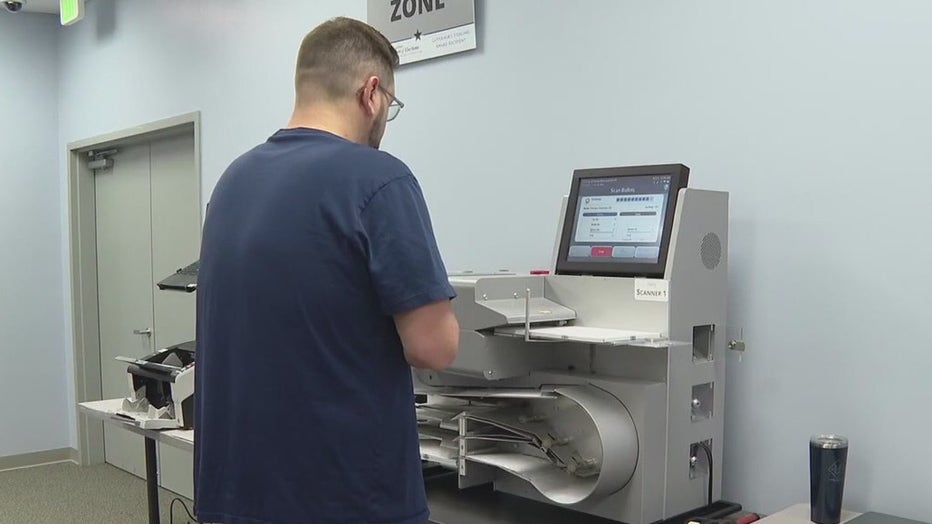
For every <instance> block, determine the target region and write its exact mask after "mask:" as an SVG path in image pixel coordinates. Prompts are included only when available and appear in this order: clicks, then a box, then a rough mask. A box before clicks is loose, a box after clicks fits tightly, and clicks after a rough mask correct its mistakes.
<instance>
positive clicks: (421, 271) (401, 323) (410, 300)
mask: <svg viewBox="0 0 932 524" xmlns="http://www.w3.org/2000/svg"><path fill="white" fill-rule="evenodd" d="M361 219H362V225H363V229H364V231H365V238H366V242H367V251H368V255H369V261H368V262H369V274H370V276H371V277H372V283H373V285H374V286H375V290H376V293H378V296H379V301H380V302H381V308H382V311H383V312H384V313H385V314H386V315H390V316H391V317H392V318H393V319H394V322H395V328H396V330H397V331H398V336H399V338H400V339H401V343H402V346H403V349H404V357H405V360H407V362H408V364H410V365H411V366H414V367H416V368H422V369H436V370H441V369H444V368H446V367H447V366H449V365H450V364H451V363H452V362H453V360H454V359H455V358H456V353H457V350H458V349H459V323H458V322H457V320H456V316H455V315H454V313H453V307H452V306H451V304H450V299H452V298H454V297H455V296H456V292H455V291H454V289H453V287H452V286H450V281H449V279H448V278H447V272H446V269H445V267H444V264H443V261H442V260H441V258H440V252H439V250H438V248H437V243H436V239H435V238H434V232H433V227H432V226H431V221H430V215H429V212H428V211H427V205H426V203H425V202H424V196H423V195H422V193H421V189H420V186H419V185H418V183H417V181H416V180H415V178H414V177H413V176H411V175H410V174H409V175H407V176H403V177H400V178H398V179H395V180H393V181H391V182H389V183H388V184H386V185H384V186H382V187H381V188H380V189H379V190H378V191H377V192H376V193H375V194H374V195H373V196H372V198H371V199H370V200H369V203H368V204H367V206H366V207H365V209H364V210H363V212H362V215H361Z"/></svg>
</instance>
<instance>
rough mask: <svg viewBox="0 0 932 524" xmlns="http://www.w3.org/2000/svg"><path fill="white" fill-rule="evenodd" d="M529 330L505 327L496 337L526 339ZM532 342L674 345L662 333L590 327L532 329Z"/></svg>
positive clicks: (519, 327) (648, 345) (498, 330)
mask: <svg viewBox="0 0 932 524" xmlns="http://www.w3.org/2000/svg"><path fill="white" fill-rule="evenodd" d="M526 333H528V330H527V329H526V328H525V327H524V326H505V327H499V328H495V334H496V335H503V336H511V337H522V338H525V337H526V335H525V334H526ZM529 333H530V335H529V336H528V337H527V338H529V339H531V340H542V341H543V340H551V341H558V342H581V343H584V344H599V345H608V346H647V347H669V346H671V345H673V343H672V342H670V340H669V339H667V338H666V337H664V336H663V334H661V333H657V332H649V331H632V330H626V329H609V328H599V327H588V326H546V327H533V326H532V327H531V328H530V331H529Z"/></svg>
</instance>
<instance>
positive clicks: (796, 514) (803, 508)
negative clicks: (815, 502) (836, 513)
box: [757, 504, 860, 524]
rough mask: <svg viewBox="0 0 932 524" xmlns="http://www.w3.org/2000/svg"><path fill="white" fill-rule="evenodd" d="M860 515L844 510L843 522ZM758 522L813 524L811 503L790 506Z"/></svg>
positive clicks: (764, 523)
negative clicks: (810, 511)
mask: <svg viewBox="0 0 932 524" xmlns="http://www.w3.org/2000/svg"><path fill="white" fill-rule="evenodd" d="M859 515H860V513H854V512H851V511H844V510H842V512H841V522H843V523H844V522H848V521H849V520H851V519H853V518H854V517H857V516H859ZM757 522H759V523H760V524H812V521H811V520H810V519H809V504H797V505H795V506H790V507H788V508H786V509H785V510H783V511H781V512H779V513H774V514H773V515H770V516H768V517H766V518H763V519H760V520H758V521H757Z"/></svg>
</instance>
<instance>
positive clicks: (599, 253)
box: [592, 246, 612, 257]
mask: <svg viewBox="0 0 932 524" xmlns="http://www.w3.org/2000/svg"><path fill="white" fill-rule="evenodd" d="M592 256H594V257H610V256H612V248H611V247H606V246H592Z"/></svg>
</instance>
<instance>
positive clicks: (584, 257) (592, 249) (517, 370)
mask: <svg viewBox="0 0 932 524" xmlns="http://www.w3.org/2000/svg"><path fill="white" fill-rule="evenodd" d="M688 176H689V170H688V168H686V167H685V166H683V165H679V164H676V165H663V166H641V167H626V168H609V169H593V170H578V171H576V172H575V173H574V175H573V180H572V184H571V188H570V193H569V196H568V197H567V198H565V199H564V203H563V209H562V212H561V220H560V226H559V228H558V233H557V239H556V243H555V247H554V260H553V268H552V272H551V274H544V275H514V274H512V275H500V274H496V275H470V274H465V275H453V276H451V278H450V281H451V283H452V284H453V286H454V288H455V290H456V292H457V297H456V298H455V299H454V300H453V303H452V304H453V308H454V310H455V313H456V316H457V318H458V320H459V323H460V329H461V331H460V349H459V354H458V356H457V358H456V360H455V361H454V362H453V364H452V365H451V366H450V368H448V369H447V370H445V371H442V372H438V371H430V370H415V371H414V377H415V389H416V391H417V393H418V394H419V395H420V398H421V399H422V400H425V399H426V400H425V401H424V402H422V403H420V404H419V405H418V407H417V413H418V427H419V435H420V446H421V456H422V458H423V459H424V460H425V461H426V462H428V463H430V464H434V465H439V466H442V467H445V468H448V469H450V470H455V472H456V476H457V479H458V484H459V487H460V488H467V487H471V486H477V485H481V484H491V485H492V486H493V487H494V489H495V490H497V491H500V492H505V493H510V494H513V495H518V496H521V497H526V498H529V499H533V500H537V501H540V502H543V503H547V504H552V505H557V506H562V507H565V508H569V509H572V510H575V511H579V512H582V513H586V514H591V515H596V516H600V517H604V518H608V519H611V520H613V521H617V522H624V523H627V524H649V523H653V522H657V521H660V520H663V519H665V518H669V517H671V516H674V515H679V514H681V513H684V512H688V511H692V510H694V509H696V508H701V507H703V506H705V505H706V504H708V503H709V502H710V500H709V499H710V498H711V499H713V500H718V499H719V497H720V494H721V478H722V476H721V471H722V469H721V463H722V461H721V457H722V444H723V442H722V437H723V423H724V417H723V415H724V413H723V407H724V396H723V394H724V391H725V387H724V385H725V384H724V382H725V359H724V356H725V355H724V353H725V350H726V342H725V336H724V335H725V322H726V291H727V267H728V264H727V246H728V195H727V194H726V193H723V192H716V191H704V190H698V189H692V188H689V187H688V183H687V182H688Z"/></svg>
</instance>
